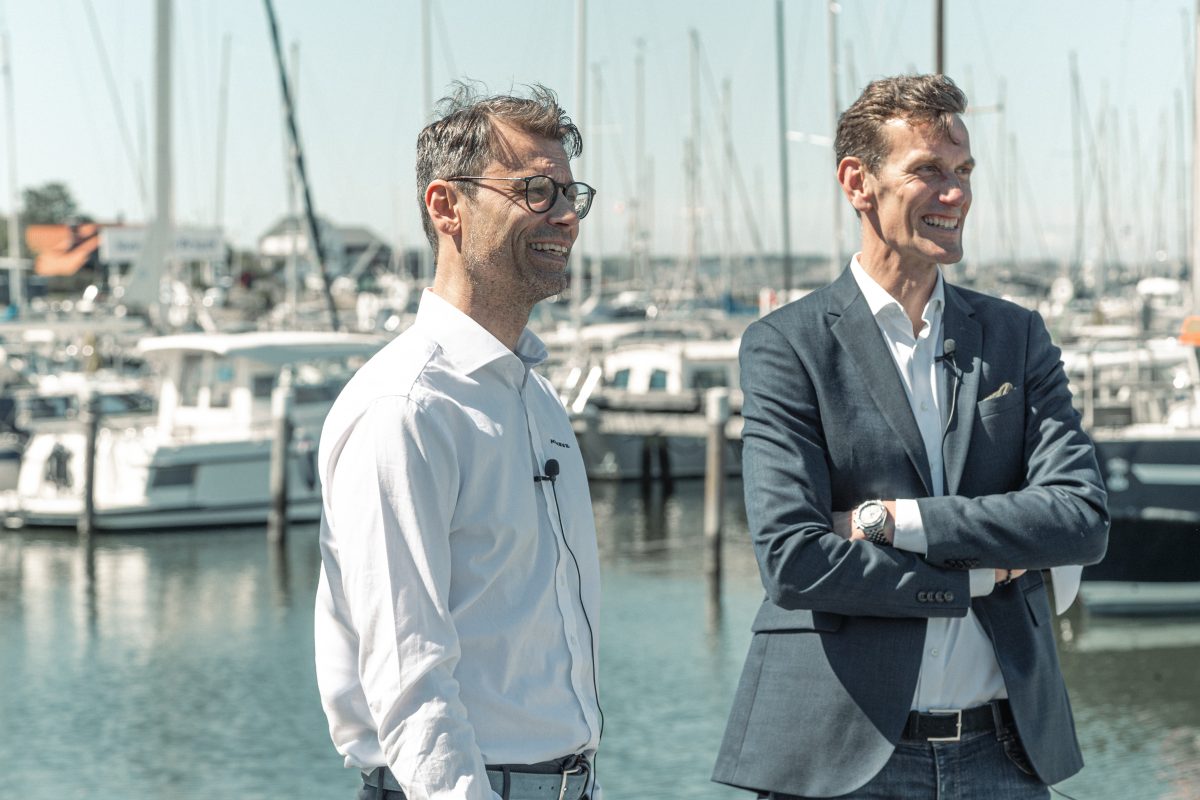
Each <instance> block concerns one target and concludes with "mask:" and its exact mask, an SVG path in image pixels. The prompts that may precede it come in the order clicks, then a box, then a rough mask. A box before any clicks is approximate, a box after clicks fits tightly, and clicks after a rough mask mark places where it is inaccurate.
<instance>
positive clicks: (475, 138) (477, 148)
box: [417, 81, 583, 258]
mask: <svg viewBox="0 0 1200 800" xmlns="http://www.w3.org/2000/svg"><path fill="white" fill-rule="evenodd" d="M527 88H528V89H529V96H528V97H519V96H516V95H511V94H497V95H489V94H486V92H484V91H482V89H481V87H480V85H479V84H476V83H475V82H473V81H471V82H467V81H456V82H455V83H454V85H453V91H451V93H450V94H449V95H447V96H446V97H443V98H442V99H441V100H440V101H439V102H438V107H437V118H436V119H435V120H434V121H433V122H431V123H429V124H428V125H426V126H425V128H424V129H422V131H421V133H420V134H419V135H418V136H417V203H418V204H419V205H420V207H421V222H422V224H423V225H424V226H425V237H426V238H427V239H429V245H430V247H432V248H433V254H434V257H435V258H436V257H437V247H438V245H437V233H436V232H435V231H434V229H433V220H431V219H430V218H429V212H428V210H426V208H425V189H426V188H428V186H429V184H430V183H431V182H432V181H434V180H437V179H438V178H449V177H452V176H454V175H478V174H480V172H482V171H483V170H484V169H486V168H487V165H488V164H490V163H491V162H492V161H495V160H498V156H499V153H500V150H499V146H498V144H497V140H496V137H495V123H496V122H497V121H500V122H503V123H505V124H506V125H510V126H512V127H514V128H516V129H517V130H520V131H523V132H525V133H528V134H531V135H534V136H541V137H543V138H546V139H552V140H554V141H558V142H561V143H562V146H563V149H564V150H566V151H567V158H577V157H578V156H579V155H580V154H581V153H582V152H583V136H582V135H581V134H580V133H579V128H577V127H575V123H574V122H572V121H571V118H570V117H568V116H567V112H565V111H563V109H562V106H560V105H559V104H558V96H557V95H556V94H555V93H554V92H553V91H551V90H550V89H547V88H546V87H545V86H542V85H541V84H534V85H532V86H529V87H527ZM477 188H478V187H476V186H475V185H474V184H472V183H470V182H465V183H462V184H461V185H460V189H459V190H460V191H462V192H463V193H464V194H465V195H466V196H467V197H474V196H475V192H476V189H477Z"/></svg>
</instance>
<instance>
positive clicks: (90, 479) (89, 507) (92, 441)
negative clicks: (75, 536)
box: [76, 393, 100, 541]
mask: <svg viewBox="0 0 1200 800" xmlns="http://www.w3.org/2000/svg"><path fill="white" fill-rule="evenodd" d="M82 405H83V430H84V448H83V486H82V492H83V513H82V514H81V515H80V516H79V520H78V522H77V523H76V530H77V532H78V533H79V538H80V539H81V540H83V541H90V539H91V536H92V532H93V531H94V530H95V528H96V438H97V437H98V436H99V435H100V397H99V395H97V394H95V393H92V394H90V395H88V397H87V399H86V400H84V402H83V404H82Z"/></svg>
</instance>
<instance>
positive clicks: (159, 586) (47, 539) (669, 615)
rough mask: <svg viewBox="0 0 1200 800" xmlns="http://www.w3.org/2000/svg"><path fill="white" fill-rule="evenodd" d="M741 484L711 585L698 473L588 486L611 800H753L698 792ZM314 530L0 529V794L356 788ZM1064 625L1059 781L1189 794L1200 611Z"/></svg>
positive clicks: (715, 696) (735, 577)
mask: <svg viewBox="0 0 1200 800" xmlns="http://www.w3.org/2000/svg"><path fill="white" fill-rule="evenodd" d="M740 492H741V485H740V483H738V482H736V481H731V482H730V485H729V487H728V502H727V506H726V517H725V546H724V550H723V555H722V560H723V565H722V566H723V569H722V582H721V585H720V586H719V588H718V589H717V590H716V591H715V592H714V591H713V588H712V587H710V586H709V585H708V584H707V582H706V580H705V577H704V575H705V573H704V553H705V548H704V537H703V508H702V497H703V487H702V485H701V484H700V483H699V482H679V483H677V484H676V485H675V486H674V488H673V491H670V492H664V491H663V490H662V488H661V487H651V489H650V490H649V491H644V490H643V489H642V488H641V487H639V486H638V485H637V484H597V485H595V486H594V487H593V493H594V508H595V511H596V519H597V529H598V533H599V538H600V548H601V557H602V569H603V577H604V599H603V609H602V615H601V636H602V643H601V652H600V684H601V694H602V699H603V704H604V711H605V715H606V727H605V736H604V744H603V747H602V755H601V757H600V761H599V765H598V767H599V772H600V775H601V777H602V779H603V780H604V782H605V785H606V786H607V787H608V793H607V797H608V798H610V800H626V798H629V799H633V798H637V799H638V800H641V798H651V799H652V800H657V798H672V797H690V798H710V799H711V800H718V799H719V798H721V799H725V800H733V799H734V798H739V799H741V800H744V799H745V798H748V795H746V794H744V793H741V792H737V791H734V790H731V789H728V788H724V787H720V786H717V785H715V784H712V783H710V782H709V781H708V775H709V773H710V771H711V768H712V761H713V757H714V754H715V752H716V749H717V744H718V742H719V739H720V735H721V732H722V729H723V726H724V723H725V718H726V714H727V713H728V710H729V703H730V701H731V698H732V693H733V688H734V686H735V684H736V682H737V678H738V673H739V671H740V669H741V663H742V659H743V657H744V655H745V652H746V647H747V645H748V643H749V638H750V632H749V626H750V620H751V618H752V617H753V614H754V611H755V610H756V608H757V606H758V603H759V602H760V600H761V597H762V589H761V586H760V584H759V578H758V570H757V566H756V564H755V561H754V558H753V554H752V552H751V548H750V544H749V541H748V536H747V532H746V524H745V516H744V512H743V510H742V506H741V503H740V501H739V498H740ZM316 536H317V534H316V528H315V526H303V527H297V528H293V530H292V531H291V533H290V535H289V536H288V538H287V541H286V542H285V543H284V545H283V546H282V547H281V548H280V547H274V546H271V545H269V544H268V543H267V540H266V535H265V532H264V531H262V530H261V529H259V530H252V529H247V530H237V531H218V532H203V533H195V532H192V533H168V534H156V535H139V536H106V535H99V536H97V537H95V539H94V540H93V546H92V548H90V550H89V549H88V548H81V547H79V546H78V541H77V539H76V537H75V535H74V534H73V533H63V534H43V533H37V534H34V533H25V532H18V533H12V532H4V533H0V642H2V643H3V646H0V676H3V681H4V683H3V691H0V720H3V721H4V724H3V725H2V726H0V797H21V798H26V799H27V800H40V798H47V799H48V798H52V797H58V796H60V793H61V789H60V787H58V786H57V785H55V784H54V783H53V782H48V781H47V780H46V775H45V766H44V765H46V764H71V765H72V766H73V767H74V768H75V770H76V772H77V773H78V774H80V775H86V776H87V780H88V791H87V792H85V793H84V794H85V795H86V796H88V797H91V798H97V800H118V798H119V799H120V800H126V799H127V798H137V797H158V796H164V795H166V796H179V797H197V798H199V797H206V798H207V797H239V798H243V797H244V798H253V797H267V796H286V797H293V798H297V799H298V800H304V799H305V798H313V799H314V800H315V798H334V797H352V796H353V793H354V785H355V776H354V775H353V773H351V772H349V771H347V770H344V769H342V767H341V763H340V760H339V759H338V757H337V755H336V754H335V753H334V752H333V749H332V747H331V745H330V744H329V740H328V736H327V734H326V728H325V720H324V717H323V715H322V714H321V711H320V707H319V703H318V700H317V693H316V681H315V675H314V672H313V667H312V657H313V653H312V634H311V626H312V603H313V595H314V592H315V588H316V578H317V574H318V569H319V564H320V555H319V551H318V548H317V543H316ZM1058 623H1059V626H1060V627H1059V631H1060V637H1061V641H1060V654H1061V658H1062V662H1063V668H1064V671H1065V672H1066V674H1067V680H1068V685H1069V687H1070V690H1071V696H1072V701H1073V704H1074V707H1075V710H1076V717H1077V723H1078V729H1079V736H1080V740H1081V742H1082V744H1083V748H1084V755H1085V759H1086V760H1087V764H1088V766H1087V767H1086V769H1085V770H1084V772H1083V773H1082V774H1081V775H1079V776H1077V777H1076V778H1073V779H1072V780H1071V781H1068V782H1066V783H1065V784H1064V785H1063V787H1062V788H1063V789H1064V790H1065V791H1067V792H1068V793H1070V794H1071V795H1072V796H1074V797H1077V798H1079V800H1085V799H1087V798H1108V797H1114V798H1139V797H1144V798H1171V799H1172V800H1181V799H1182V798H1195V797H1200V766H1198V765H1200V669H1198V667H1200V619H1196V618H1192V619H1173V620H1165V621H1164V620H1103V619H1096V618H1092V617H1089V616H1088V615H1087V614H1085V613H1083V612H1081V611H1080V610H1078V609H1075V610H1073V611H1072V613H1071V614H1070V615H1069V616H1068V617H1066V618H1059V620H1058ZM30 753H34V754H37V756H38V757H37V758H30V757H29V754H30Z"/></svg>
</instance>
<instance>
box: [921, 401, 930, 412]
mask: <svg viewBox="0 0 1200 800" xmlns="http://www.w3.org/2000/svg"><path fill="white" fill-rule="evenodd" d="M921 410H922V411H928V410H929V404H928V403H926V402H925V401H924V400H922V401H921Z"/></svg>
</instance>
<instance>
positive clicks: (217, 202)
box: [213, 33, 230, 229]
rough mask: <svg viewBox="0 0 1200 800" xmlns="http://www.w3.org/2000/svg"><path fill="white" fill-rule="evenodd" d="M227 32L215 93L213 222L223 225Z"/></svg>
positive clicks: (226, 118) (226, 121) (227, 104)
mask: <svg viewBox="0 0 1200 800" xmlns="http://www.w3.org/2000/svg"><path fill="white" fill-rule="evenodd" d="M229 40H230V36H229V34H228V33H227V34H225V36H224V37H223V38H222V39H221V85H220V89H219V90H218V93H217V180H216V184H217V185H216V197H215V198H214V200H213V224H214V225H215V226H216V227H217V228H222V229H223V228H224V227H225V132H226V130H227V129H228V127H229V125H228V120H229Z"/></svg>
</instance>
